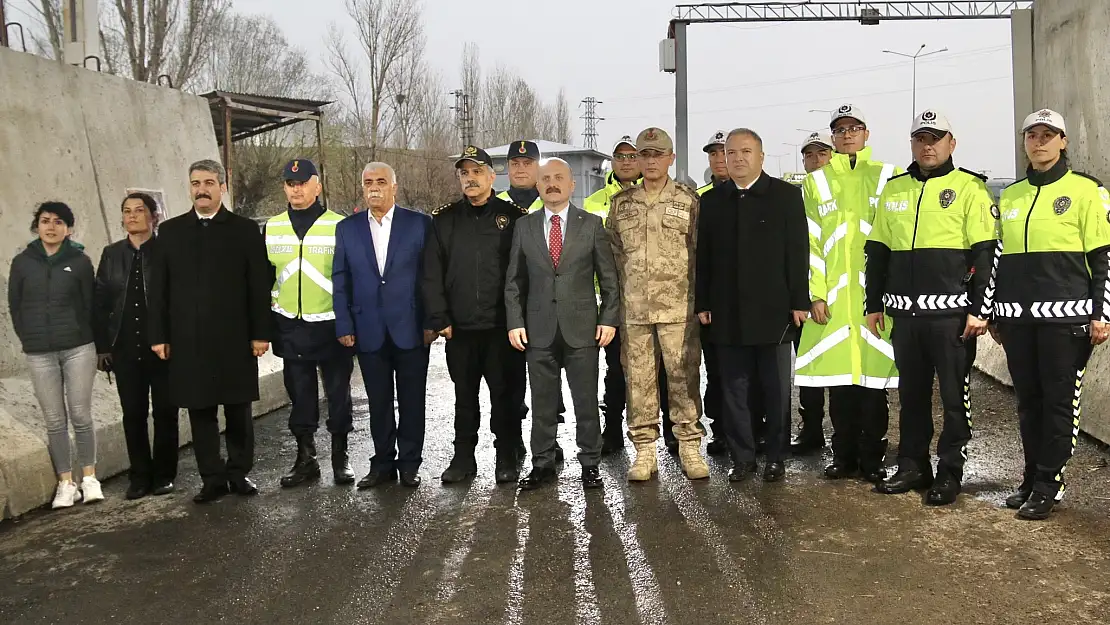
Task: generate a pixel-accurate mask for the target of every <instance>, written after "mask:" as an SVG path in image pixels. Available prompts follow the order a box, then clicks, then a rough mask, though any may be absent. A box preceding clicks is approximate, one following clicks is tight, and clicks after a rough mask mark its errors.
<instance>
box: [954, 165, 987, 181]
mask: <svg viewBox="0 0 1110 625" xmlns="http://www.w3.org/2000/svg"><path fill="white" fill-rule="evenodd" d="M960 171H962V172H964V173H965V174H971V175H972V176H975V177H976V178H978V179H979V180H982V181H983V182H986V181H987V175H986V174H981V173H979V172H977V171H971V170H970V169H964V168H963V167H960Z"/></svg>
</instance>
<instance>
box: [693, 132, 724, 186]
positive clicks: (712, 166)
mask: <svg viewBox="0 0 1110 625" xmlns="http://www.w3.org/2000/svg"><path fill="white" fill-rule="evenodd" d="M701 151H702V152H705V153H706V154H707V155H708V156H709V170H710V173H711V174H712V178H713V179H712V180H710V181H709V184H706V185H704V186H702V187H700V188H699V189H698V195H705V192H706V191H708V190H710V189H712V188H713V187H716V186H720V185H722V184H725V183H726V182H728V181H729V177H728V165H726V164H725V131H724V130H718V131H717V132H714V133H713V135H712V136H710V137H709V141H706V142H705V146H704V147H702V149H701Z"/></svg>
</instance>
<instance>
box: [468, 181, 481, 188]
mask: <svg viewBox="0 0 1110 625" xmlns="http://www.w3.org/2000/svg"><path fill="white" fill-rule="evenodd" d="M466 188H467V189H478V188H481V187H480V185H479V184H478V183H477V182H468V183H466Z"/></svg>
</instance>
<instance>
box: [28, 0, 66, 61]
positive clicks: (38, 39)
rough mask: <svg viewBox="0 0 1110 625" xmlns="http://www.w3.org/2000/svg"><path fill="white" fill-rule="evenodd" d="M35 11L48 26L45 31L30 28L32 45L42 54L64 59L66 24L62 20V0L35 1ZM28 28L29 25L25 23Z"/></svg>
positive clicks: (36, 51) (37, 52)
mask: <svg viewBox="0 0 1110 625" xmlns="http://www.w3.org/2000/svg"><path fill="white" fill-rule="evenodd" d="M32 5H33V6H34V9H35V10H34V12H35V13H37V15H36V17H41V18H42V23H43V25H44V26H45V27H46V29H45V31H38V30H37V29H35V30H32V29H29V28H28V31H29V32H30V33H31V45H32V46H33V47H34V51H35V53H36V54H41V55H42V56H45V57H48V58H51V59H55V60H59V61H60V60H62V57H63V54H64V43H65V42H64V41H63V39H64V37H65V26H64V24H63V22H62V0H37V2H33V3H32ZM24 28H27V25H26V24H25V25H24Z"/></svg>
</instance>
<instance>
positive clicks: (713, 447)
mask: <svg viewBox="0 0 1110 625" xmlns="http://www.w3.org/2000/svg"><path fill="white" fill-rule="evenodd" d="M705 453H707V454H709V455H710V456H720V455H722V454H727V453H728V445H726V444H725V441H724V439H720V438H714V439H713V440H711V441H709V442H708V443H706V444H705Z"/></svg>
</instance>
